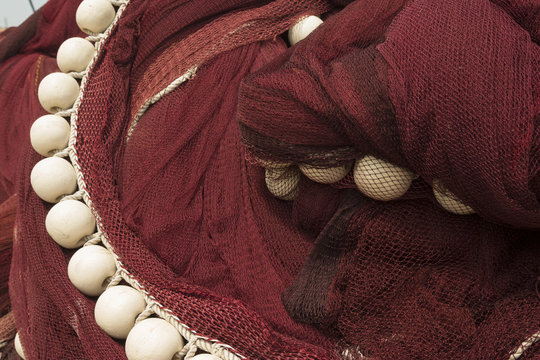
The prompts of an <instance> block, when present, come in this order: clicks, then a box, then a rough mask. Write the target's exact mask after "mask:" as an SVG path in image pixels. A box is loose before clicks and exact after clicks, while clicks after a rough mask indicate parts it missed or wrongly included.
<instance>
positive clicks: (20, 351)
mask: <svg viewBox="0 0 540 360" xmlns="http://www.w3.org/2000/svg"><path fill="white" fill-rule="evenodd" d="M14 345H15V351H16V352H17V354H18V355H19V356H20V357H21V358H23V359H24V360H26V355H24V349H23V347H22V344H21V338H20V337H19V333H17V334H15V341H14Z"/></svg>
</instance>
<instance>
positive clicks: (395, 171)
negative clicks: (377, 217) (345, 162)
mask: <svg viewBox="0 0 540 360" xmlns="http://www.w3.org/2000/svg"><path fill="white" fill-rule="evenodd" d="M415 178H416V175H415V174H414V173H412V172H411V171H409V170H407V169H404V168H402V167H399V166H396V165H393V164H391V163H389V162H386V161H384V160H380V159H377V158H376V157H374V156H371V155H367V156H364V157H363V158H362V159H361V160H358V161H356V164H355V165H354V182H355V183H356V186H357V187H358V190H360V191H361V192H362V193H363V194H364V195H366V196H368V197H370V198H372V199H375V200H381V201H389V200H395V199H398V198H400V197H401V196H403V195H404V194H405V193H406V192H407V190H409V187H410V186H411V183H412V181H413V180H414V179H415Z"/></svg>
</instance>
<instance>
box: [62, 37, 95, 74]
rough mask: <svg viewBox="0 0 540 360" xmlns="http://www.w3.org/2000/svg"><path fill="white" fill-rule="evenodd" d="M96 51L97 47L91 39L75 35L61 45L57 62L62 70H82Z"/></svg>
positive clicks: (66, 71)
mask: <svg viewBox="0 0 540 360" xmlns="http://www.w3.org/2000/svg"><path fill="white" fill-rule="evenodd" d="M95 53H96V49H95V48H94V45H92V43H91V42H90V41H88V40H86V39H83V38H80V37H73V38H69V39H67V40H66V41H64V42H63V43H62V45H60V47H59V48H58V52H57V54H56V62H57V64H58V67H59V68H60V70H62V71H63V72H65V73H68V72H71V71H74V72H81V71H83V70H85V69H86V67H87V66H88V64H90V61H91V60H92V58H93V57H94V54H95Z"/></svg>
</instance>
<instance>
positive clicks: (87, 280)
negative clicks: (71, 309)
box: [66, 200, 116, 296]
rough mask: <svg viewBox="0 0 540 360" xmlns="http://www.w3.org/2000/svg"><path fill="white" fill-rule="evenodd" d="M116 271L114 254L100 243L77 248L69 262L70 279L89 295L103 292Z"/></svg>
mask: <svg viewBox="0 0 540 360" xmlns="http://www.w3.org/2000/svg"><path fill="white" fill-rule="evenodd" d="M66 201H67V200H66ZM115 273H116V264H115V262H114V256H113V254H112V253H111V252H110V251H109V250H107V249H105V248H104V247H103V246H99V245H89V246H85V247H83V248H81V249H79V250H77V251H76V252H75V254H73V256H72V257H71V259H70V260H69V264H68V277H69V280H70V281H71V283H72V284H73V285H74V286H75V287H76V288H77V289H78V290H79V291H80V292H82V293H83V294H85V295H88V296H98V295H100V294H101V293H103V291H105V289H106V288H107V284H108V280H110V278H111V277H112V276H114V274H115Z"/></svg>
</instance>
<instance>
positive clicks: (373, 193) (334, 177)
mask: <svg viewBox="0 0 540 360" xmlns="http://www.w3.org/2000/svg"><path fill="white" fill-rule="evenodd" d="M322 23H323V21H322V20H321V19H320V18H318V17H317V16H306V17H304V18H302V19H301V20H300V21H298V22H297V23H296V24H295V25H294V26H293V27H292V28H291V29H290V30H289V42H290V43H291V45H295V44H296V43H298V42H299V41H301V40H303V39H305V38H306V37H307V36H308V35H309V34H310V33H311V32H313V31H314V30H315V29H316V28H317V27H319V26H320V25H321V24H322ZM259 162H260V164H261V165H262V166H263V167H264V168H265V181H266V186H267V188H268V190H269V191H270V193H271V194H272V195H274V196H275V197H277V198H279V199H282V200H293V199H294V198H295V197H296V195H297V193H298V182H299V181H300V173H302V174H304V175H305V176H306V177H308V178H309V179H310V180H312V181H315V182H318V183H322V184H332V183H336V182H338V181H340V180H341V179H343V178H344V177H345V176H346V175H347V174H348V173H349V171H350V170H351V168H353V176H354V182H355V184H356V186H357V188H358V190H360V191H361V192H362V193H363V194H364V195H366V196H368V197H370V198H372V199H375V200H380V201H390V200H395V199H398V198H400V197H401V196H403V195H404V194H405V193H406V192H407V191H408V190H409V187H410V186H411V184H412V182H413V180H414V179H416V178H417V177H418V176H417V175H416V174H414V173H413V172H411V171H409V170H407V169H404V168H402V167H399V166H396V165H393V164H391V163H389V162H387V161H384V160H381V159H377V158H376V157H374V156H371V155H367V156H364V157H363V158H362V159H359V160H357V161H356V162H355V163H354V166H353V164H352V162H351V163H348V164H344V165H340V166H336V167H327V168H322V167H315V166H310V165H305V164H304V165H302V164H301V165H299V166H298V167H296V166H293V164H292V163H277V162H272V161H264V160H259ZM433 194H434V197H435V199H436V200H437V202H438V203H439V204H440V205H441V207H442V208H444V209H445V210H447V211H449V212H451V213H454V214H458V215H468V214H473V213H474V210H473V209H472V208H471V207H470V206H468V205H466V204H464V203H463V202H461V201H460V200H459V199H458V198H457V197H456V196H455V195H454V194H452V193H451V192H450V191H448V190H447V189H446V188H445V187H444V186H443V184H442V183H441V182H440V181H439V180H434V181H433Z"/></svg>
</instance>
